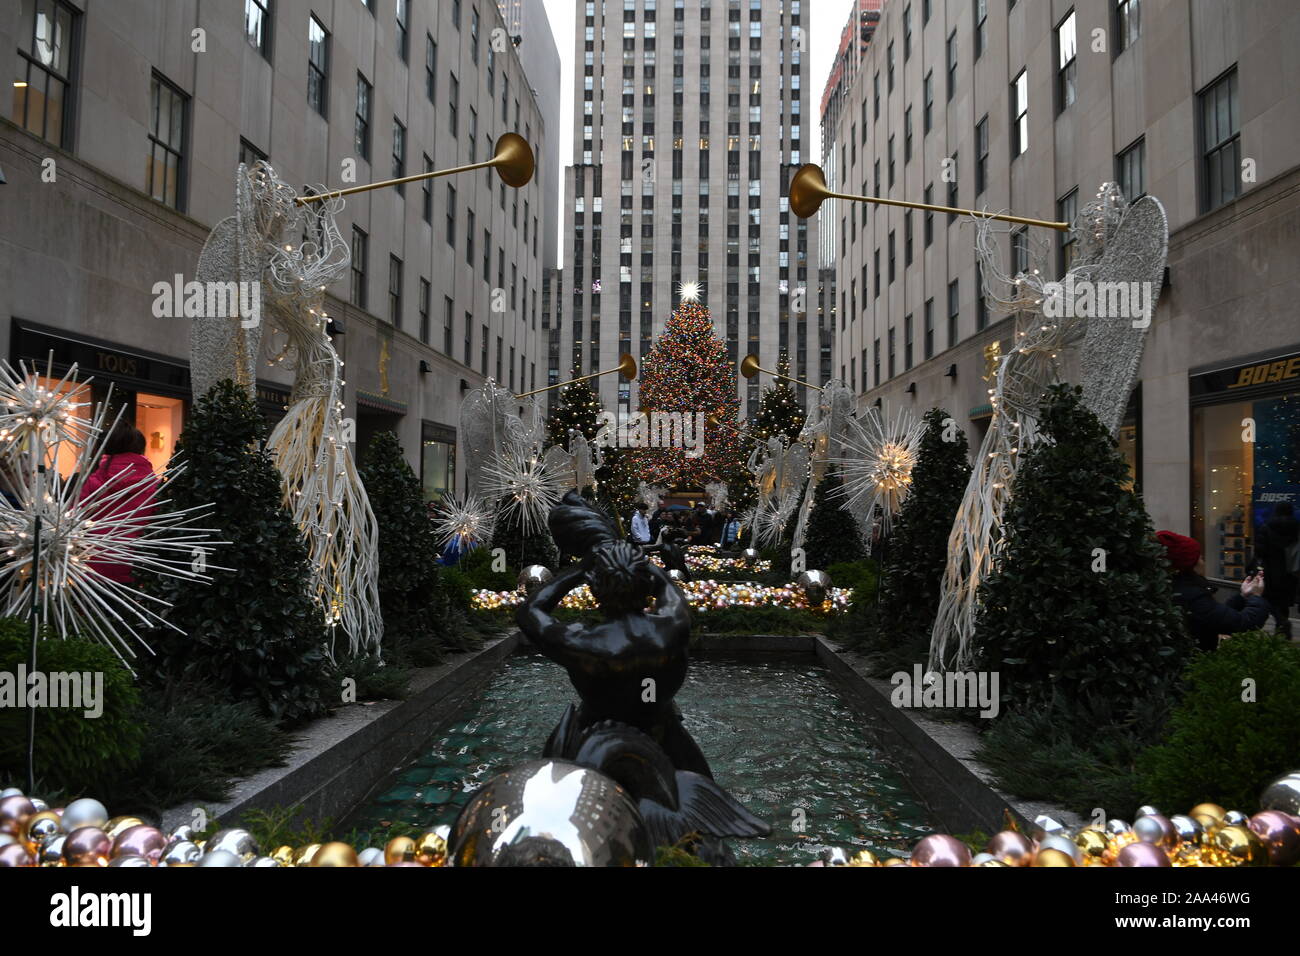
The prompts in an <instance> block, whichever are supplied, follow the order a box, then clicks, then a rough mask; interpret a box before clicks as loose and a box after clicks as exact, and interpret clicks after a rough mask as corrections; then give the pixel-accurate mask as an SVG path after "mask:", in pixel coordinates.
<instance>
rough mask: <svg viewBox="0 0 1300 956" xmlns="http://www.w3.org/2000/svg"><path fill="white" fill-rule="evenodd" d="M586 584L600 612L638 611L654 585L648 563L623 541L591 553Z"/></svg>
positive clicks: (601, 546) (637, 551)
mask: <svg viewBox="0 0 1300 956" xmlns="http://www.w3.org/2000/svg"><path fill="white" fill-rule="evenodd" d="M591 558H592V566H591V570H589V571H588V572H587V583H588V584H589V585H590V586H591V592H592V594H593V595H595V598H596V600H597V601H598V602H599V603H600V606H601V608H602V609H604V610H606V611H609V610H615V611H618V610H639V609H640V608H644V607H645V605H646V599H647V598H648V597H649V596H650V591H651V589H652V587H653V585H654V578H653V576H652V575H651V573H650V561H649V560H648V559H647V558H646V556H645V555H644V554H643V553H642V552H641V549H640V548H635V547H633V546H632V545H630V544H628V543H627V542H626V541H611V542H608V543H607V544H602V545H599V546H598V547H596V548H594V549H592V552H591Z"/></svg>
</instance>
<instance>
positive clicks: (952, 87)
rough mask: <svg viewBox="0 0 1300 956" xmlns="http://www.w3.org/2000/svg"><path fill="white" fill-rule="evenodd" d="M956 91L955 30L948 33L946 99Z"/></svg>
mask: <svg viewBox="0 0 1300 956" xmlns="http://www.w3.org/2000/svg"><path fill="white" fill-rule="evenodd" d="M956 92H957V31H956V30H953V31H952V33H950V34H948V99H949V100H951V99H952V97H953V94H954V93H956Z"/></svg>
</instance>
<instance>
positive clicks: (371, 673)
mask: <svg viewBox="0 0 1300 956" xmlns="http://www.w3.org/2000/svg"><path fill="white" fill-rule="evenodd" d="M426 648H427V650H428V651H433V652H434V653H436V648H437V645H436V644H432V643H426V644H421V645H419V646H418V647H417V648H416V653H415V654H413V655H412V654H409V653H401V654H394V655H392V656H393V657H394V658H397V659H400V660H402V661H408V660H409V661H411V662H412V663H413V664H415V665H416V666H419V667H432V666H433V665H434V664H436V663H438V661H439V660H440V659H441V655H439V657H437V658H426V657H424V656H423V654H424V653H427V651H426ZM388 657H389V655H388V654H387V653H386V654H385V658H386V659H385V660H383V661H381V660H379V659H377V658H376V657H375V656H374V655H372V654H357V655H356V656H354V657H347V658H343V659H341V660H340V661H339V663H338V666H337V667H336V668H334V682H335V684H336V685H337V686H339V687H342V686H343V684H342V682H343V680H345V679H351V680H354V681H356V690H357V700H358V701H366V700H401V699H403V698H404V697H406V685H407V684H408V683H410V681H411V675H412V670H411V668H409V667H405V666H403V665H402V664H396V663H394V662H393V660H390V659H387V658H388ZM412 658H414V659H412Z"/></svg>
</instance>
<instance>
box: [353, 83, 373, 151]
mask: <svg viewBox="0 0 1300 956" xmlns="http://www.w3.org/2000/svg"><path fill="white" fill-rule="evenodd" d="M371 92H372V87H371V86H370V83H369V82H368V81H367V80H366V78H365V77H364V76H362V75H361V74H360V73H358V74H357V115H356V126H355V135H354V136H353V146H354V147H355V148H356V151H357V155H358V156H360V157H361V158H362V159H364V160H366V161H369V159H370V100H371Z"/></svg>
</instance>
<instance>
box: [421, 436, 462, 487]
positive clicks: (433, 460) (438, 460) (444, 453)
mask: <svg viewBox="0 0 1300 956" xmlns="http://www.w3.org/2000/svg"><path fill="white" fill-rule="evenodd" d="M420 466H421V474H422V475H423V479H424V497H425V499H426V500H428V501H441V500H442V497H443V495H446V494H450V493H451V492H452V491H453V490H454V488H455V482H456V446H455V444H454V443H449V442H445V441H437V440H434V439H428V438H426V439H425V440H424V442H423V445H422V447H421V461H420Z"/></svg>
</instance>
